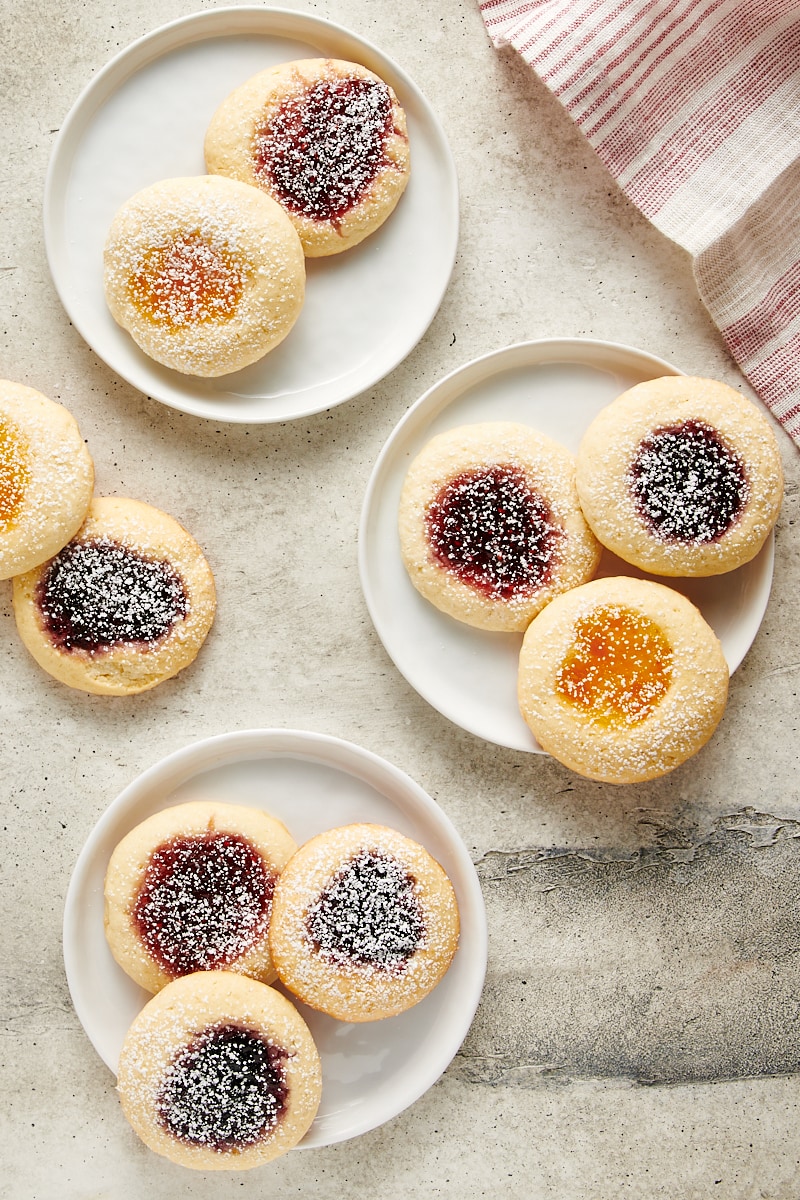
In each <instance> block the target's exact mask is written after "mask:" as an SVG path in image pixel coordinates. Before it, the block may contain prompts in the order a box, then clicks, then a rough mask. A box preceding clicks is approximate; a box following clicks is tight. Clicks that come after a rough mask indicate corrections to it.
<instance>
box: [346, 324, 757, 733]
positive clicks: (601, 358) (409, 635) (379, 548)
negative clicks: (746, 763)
mask: <svg viewBox="0 0 800 1200" xmlns="http://www.w3.org/2000/svg"><path fill="white" fill-rule="evenodd" d="M680 374H682V372H680V371H679V370H678V369H677V368H676V367H674V366H672V365H671V364H670V363H668V362H665V361H663V360H662V359H659V358H655V357H653V356H652V355H650V354H644V353H643V352H642V351H640V350H634V349H632V348H631V347H629V346H619V345H614V344H612V343H609V342H599V341H591V340H584V339H572V338H570V339H567V338H565V339H561V340H553V341H538V342H524V343H521V344H520V345H516V346H510V347H507V348H506V349H504V350H498V351H496V352H495V353H493V354H487V355H485V356H484V357H482V358H479V359H476V360H475V361H474V362H471V363H468V364H467V365H466V366H464V367H461V368H460V369H459V370H457V371H454V372H453V373H452V374H451V375H448V376H447V377H446V378H445V379H443V380H441V381H440V382H439V383H437V384H436V385H435V386H434V387H433V388H431V390H430V391H429V392H427V393H426V394H425V395H424V396H423V397H422V398H421V399H420V400H418V401H417V403H416V404H415V405H414V406H413V407H412V408H411V409H409V411H408V413H407V414H406V416H405V417H404V418H403V420H402V421H401V422H400V423H399V425H398V426H397V428H396V429H395V430H394V432H393V434H392V435H391V437H390V438H389V440H388V442H387V443H386V445H385V446H384V448H383V451H382V453H381V455H380V457H379V459H378V461H377V463H376V465H375V468H374V470H373V472H372V476H371V478H370V481H369V485H368V487H367V493H366V497H365V500H364V507H363V511H362V515H361V527H360V533H359V568H360V571H361V583H362V587H363V589H364V596H365V598H366V602H367V607H368V608H369V611H370V614H371V616H372V620H373V622H374V624H375V628H376V630H377V632H378V635H379V637H380V638H381V641H382V642H383V644H384V646H385V647H386V650H387V651H388V653H389V655H390V657H391V658H392V659H393V661H394V663H395V665H396V666H397V668H398V670H399V671H400V672H401V673H402V674H403V675H404V676H405V678H406V679H407V680H408V682H409V683H410V684H411V685H412V687H414V688H415V689H416V690H417V691H418V692H419V694H420V695H421V696H423V697H424V698H425V699H426V700H427V701H428V703H429V704H431V705H432V706H433V707H434V708H435V709H437V710H438V711H439V712H440V713H442V714H443V715H444V716H446V717H448V718H449V719H450V720H451V721H453V722H455V724H456V725H460V726H461V727H462V728H463V729H467V730H469V732H470V733H474V734H477V735H478V737H482V738H484V739H485V740H486V741H489V742H494V743H496V744H497V745H499V746H507V747H509V748H510V749H512V750H531V751H537V752H539V753H541V749H540V747H539V745H538V743H537V741H536V739H535V738H534V736H533V734H532V733H531V732H530V730H529V729H528V727H527V725H526V724H525V722H524V721H523V719H522V717H521V716H520V713H519V709H518V707H517V664H518V659H519V649H520V646H521V644H522V636H521V634H505V633H488V632H484V631H482V630H479V629H472V628H471V627H470V626H468V625H464V624H462V623H461V622H459V621H455V620H453V619H452V618H450V617H448V616H445V615H444V614H443V613H440V612H439V611H438V609H436V608H434V606H433V605H432V604H429V603H428V602H427V601H426V600H423V598H422V597H421V596H420V595H419V593H418V592H417V591H416V590H415V589H414V587H413V586H412V584H411V582H410V580H409V578H408V575H407V574H406V571H405V568H404V567H403V563H402V560H401V558H400V542H399V537H398V533H397V509H398V504H399V500H400V491H401V488H402V485H403V480H404V478H405V475H406V472H407V470H408V467H409V465H410V463H411V460H412V459H413V458H414V457H415V455H416V454H417V453H418V452H419V451H420V450H421V448H422V446H423V445H424V444H425V443H426V442H427V441H428V440H429V439H430V438H431V437H433V436H434V435H435V434H437V433H441V432H442V431H443V430H445V429H451V428H453V427H454V426H456V425H467V424H471V423H473V422H477V421H520V422H522V423H523V424H526V425H532V426H534V427H535V428H537V429H539V430H541V432H542V433H546V434H548V435H549V436H550V437H552V438H554V439H555V440H556V441H558V442H561V444H562V445H564V446H566V447H567V448H568V449H569V450H571V451H572V452H573V453H575V452H576V451H577V449H578V444H579V442H580V440H581V437H582V435H583V432H584V430H585V429H586V427H587V425H588V424H589V423H590V422H591V421H592V420H593V418H594V417H595V416H596V414H597V413H598V412H599V411H600V409H601V408H603V407H604V406H605V405H606V404H609V403H610V402H611V401H612V400H613V399H614V398H615V397H616V396H618V395H619V394H620V393H621V392H623V391H625V390H626V389H627V388H629V387H632V386H633V385H634V384H636V383H641V382H642V381H643V380H645V379H655V378H659V377H660V376H663V375H680ZM773 553H774V542H773V539H772V538H770V539H769V541H768V542H767V544H766V546H764V548H763V550H762V551H761V553H760V554H759V555H758V556H757V557H756V558H755V559H754V560H753V561H752V562H750V563H748V564H747V565H745V566H743V567H740V568H739V569H738V570H737V571H732V572H730V573H729V574H727V575H721V576H717V577H715V578H711V579H694V580H683V579H672V580H662V582H666V583H668V584H669V585H670V586H671V587H674V588H676V589H677V590H678V591H681V592H683V593H684V594H685V595H686V596H688V597H689V598H690V599H691V600H692V601H693V603H695V604H696V605H697V606H698V608H699V609H700V611H701V612H702V613H703V616H704V617H705V619H706V620H707V621H708V623H709V624H710V625H711V627H712V629H714V631H715V632H716V634H717V636H718V637H719V639H720V641H721V642H722V648H723V651H724V653H725V657H726V659H727V662H728V666H729V667H730V669H731V671H734V670H735V669H736V667H738V665H739V663H740V662H741V661H742V659H743V658H744V656H745V654H746V653H747V651H748V649H749V648H750V645H751V643H752V641H753V638H754V637H755V635H756V632H757V631H758V627H759V625H760V624H761V620H762V617H763V616H764V610H765V609H766V606H767V600H768V599H769V591H770V586H771V583H772V566H773ZM599 574H601V575H637V576H639V577H640V578H646V576H644V574H643V573H642V572H640V571H637V570H636V569H635V568H633V567H630V566H628V564H627V563H623V562H621V561H620V560H619V559H618V558H616V557H614V555H612V554H608V553H605V554H604V555H603V559H602V561H601V564H600V570H599ZM651 578H652V577H651Z"/></svg>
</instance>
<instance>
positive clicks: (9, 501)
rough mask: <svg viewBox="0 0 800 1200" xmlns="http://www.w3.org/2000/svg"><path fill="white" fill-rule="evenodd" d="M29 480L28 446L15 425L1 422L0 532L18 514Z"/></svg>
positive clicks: (12, 522)
mask: <svg viewBox="0 0 800 1200" xmlns="http://www.w3.org/2000/svg"><path fill="white" fill-rule="evenodd" d="M30 478H31V472H30V462H29V454H28V447H27V445H26V444H25V442H24V440H23V438H22V434H21V433H20V431H19V430H18V429H17V427H16V425H12V424H11V422H10V421H5V420H2V419H0V529H10V528H11V527H12V525H13V524H14V522H15V520H16V519H17V517H18V516H19V514H20V510H21V508H22V504H23V501H24V499H25V489H26V488H27V486H28V484H29V482H30Z"/></svg>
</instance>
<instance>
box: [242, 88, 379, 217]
mask: <svg viewBox="0 0 800 1200" xmlns="http://www.w3.org/2000/svg"><path fill="white" fill-rule="evenodd" d="M392 132H393V121H392V97H391V93H390V91H389V88H388V87H387V86H386V84H385V83H382V82H380V81H378V80H371V79H359V78H338V79H321V80H320V81H319V82H318V83H315V84H313V85H312V86H311V87H309V88H307V89H304V90H303V91H302V92H301V93H300V94H299V95H296V96H292V97H291V98H290V99H288V100H287V101H285V103H283V104H282V105H281V107H280V108H279V110H278V112H277V113H276V114H275V115H274V116H273V117H271V118H270V120H269V122H268V124H267V125H265V126H264V128H262V129H259V130H257V131H256V134H255V138H254V141H253V157H254V170H255V174H256V177H257V178H258V179H260V180H262V181H263V182H264V183H266V184H267V185H269V186H270V187H271V188H273V189H274V191H275V193H276V195H277V196H278V197H279V199H280V202H281V203H282V204H283V205H285V206H286V208H288V209H289V210H290V211H291V212H295V213H300V214H302V215H304V216H306V217H308V218H310V219H311V220H316V221H333V222H336V221H339V220H341V219H342V217H344V216H345V214H346V213H347V212H349V211H350V209H352V208H354V207H355V205H356V204H358V203H359V201H360V200H361V198H362V196H363V195H364V193H365V192H366V190H367V188H368V187H369V185H370V184H371V183H372V181H373V180H374V179H375V178H376V176H377V175H378V173H379V172H380V171H381V170H383V169H384V167H386V166H388V165H389V160H388V159H387V157H386V151H385V147H386V139H387V138H388V137H389V136H390V135H391V133H392Z"/></svg>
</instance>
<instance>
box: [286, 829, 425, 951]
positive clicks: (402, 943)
mask: <svg viewBox="0 0 800 1200" xmlns="http://www.w3.org/2000/svg"><path fill="white" fill-rule="evenodd" d="M306 929H307V932H308V935H309V937H310V939H311V942H312V944H313V945H314V947H315V948H316V950H317V951H318V952H319V953H321V954H323V955H324V956H325V957H326V958H329V959H331V960H332V961H333V962H336V963H339V964H341V965H348V964H351V963H355V964H357V965H358V966H371V967H376V968H378V969H379V970H382V971H387V972H397V971H401V970H402V969H403V967H404V966H405V964H406V962H407V961H408V959H409V958H411V956H412V955H413V954H414V953H415V951H416V950H417V949H418V948H419V946H420V945H421V943H422V940H423V935H424V924H423V920H422V913H421V911H420V906H419V901H418V900H417V895H416V888H415V881H414V879H413V878H412V877H411V876H410V875H409V874H408V873H407V872H406V871H405V870H404V869H403V867H401V865H400V864H399V863H398V862H397V861H396V860H395V859H394V858H390V857H389V856H388V855H386V854H381V853H380V852H378V851H377V850H362V851H360V852H359V853H358V854H357V855H356V856H355V857H354V858H352V859H351V860H350V861H349V862H348V863H346V864H345V865H344V866H343V867H342V868H341V870H340V871H338V872H337V874H336V875H335V876H334V877H333V879H332V880H331V882H330V883H329V885H328V886H327V887H326V889H325V890H324V891H323V892H322V894H321V895H320V896H319V898H318V899H317V901H316V902H315V903H314V904H313V905H312V907H311V908H310V909H309V911H308V913H307V914H306Z"/></svg>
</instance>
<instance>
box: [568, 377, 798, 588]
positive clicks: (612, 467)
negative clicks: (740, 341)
mask: <svg viewBox="0 0 800 1200" xmlns="http://www.w3.org/2000/svg"><path fill="white" fill-rule="evenodd" d="M577 481H578V494H579V496H580V500H581V505H582V506H583V511H584V513H585V514H586V519H587V521H588V522H589V524H590V525H591V527H592V529H593V530H594V532H595V534H596V536H597V537H598V538H599V539H600V541H601V542H602V543H603V545H604V546H607V547H608V549H609V550H612V551H613V552H614V553H615V554H616V555H618V556H619V557H620V558H622V559H623V560H624V561H625V562H629V563H632V564H633V565H634V566H636V567H639V568H640V569H642V570H644V571H650V572H652V573H654V574H656V575H668V576H673V575H691V576H702V575H719V574H722V573H723V572H725V571H731V570H733V569H734V568H735V567H739V566H741V565H742V564H743V563H746V562H749V561H750V559H752V558H754V557H755V555H756V554H757V553H758V551H759V550H760V549H761V547H762V546H763V544H764V542H765V541H766V539H767V537H768V535H769V533H770V531H771V529H772V527H773V525H774V524H775V521H776V519H777V516H778V511H779V509H780V506H781V500H782V498H783V472H782V469H781V459H780V452H779V450H778V445H777V442H776V439H775V435H774V433H773V432H772V428H771V426H770V424H769V421H768V420H767V418H766V416H765V415H764V414H763V413H761V412H760V411H759V410H758V409H757V408H756V406H755V405H754V404H752V403H751V402H750V401H749V400H747V399H745V398H744V397H743V396H741V395H740V394H739V392H737V391H735V390H734V389H733V388H731V387H728V386H727V384H724V383H717V382H716V381H714V380H711V379H695V378H690V377H687V376H667V377H666V378H664V379H652V380H649V381H648V382H646V383H640V384H637V385H636V387H633V388H631V389H630V390H629V391H627V392H624V393H623V394H622V395H621V396H619V397H618V398H617V399H616V400H614V401H613V402H612V403H611V404H610V405H608V406H607V407H606V408H604V409H603V410H602V411H601V412H600V413H599V414H598V416H597V417H596V418H595V420H594V421H593V422H592V424H591V425H590V426H589V428H588V430H587V431H586V433H585V435H584V437H583V440H582V442H581V445H580V448H579V451H578V473H577Z"/></svg>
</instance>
